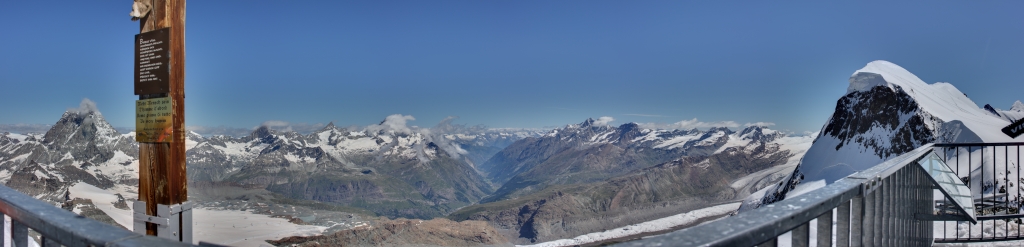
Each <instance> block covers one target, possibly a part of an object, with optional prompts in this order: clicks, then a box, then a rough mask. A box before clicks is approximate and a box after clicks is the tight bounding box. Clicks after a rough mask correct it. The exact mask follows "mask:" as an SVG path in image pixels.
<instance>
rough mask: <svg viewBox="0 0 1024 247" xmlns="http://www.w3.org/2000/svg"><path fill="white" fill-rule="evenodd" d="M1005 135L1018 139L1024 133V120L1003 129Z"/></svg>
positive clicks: (1018, 120)
mask: <svg viewBox="0 0 1024 247" xmlns="http://www.w3.org/2000/svg"><path fill="white" fill-rule="evenodd" d="M1002 130H1003V134H1006V135H1008V136H1010V138H1017V137H1018V136H1020V134H1021V133H1024V118H1021V119H1017V121H1015V122H1013V123H1012V124H1010V125H1008V126H1006V127H1003V129H1002Z"/></svg>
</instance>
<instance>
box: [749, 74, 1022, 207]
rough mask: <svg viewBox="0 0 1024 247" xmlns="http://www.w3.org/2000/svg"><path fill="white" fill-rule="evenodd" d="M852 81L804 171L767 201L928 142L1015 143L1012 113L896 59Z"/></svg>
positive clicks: (803, 162) (805, 159)
mask: <svg viewBox="0 0 1024 247" xmlns="http://www.w3.org/2000/svg"><path fill="white" fill-rule="evenodd" d="M849 83H850V84H849V87H848V89H847V94H846V95H844V96H843V97H841V98H840V99H839V100H838V102H837V104H836V110H835V112H834V113H833V114H832V116H831V117H830V118H829V120H828V121H827V122H826V124H825V125H824V126H823V127H822V130H821V131H820V132H819V134H818V136H817V138H816V139H815V141H814V143H813V145H812V146H811V147H810V149H809V150H808V151H807V154H806V155H805V156H804V157H803V159H802V160H801V162H800V165H799V167H798V168H797V170H796V171H794V172H793V173H792V174H791V175H790V176H789V177H788V178H787V179H786V181H788V182H787V183H784V184H783V186H776V187H774V188H769V189H768V190H766V191H765V195H764V197H762V198H761V200H760V201H761V203H770V202H774V201H777V200H781V199H782V198H785V195H786V193H787V192H788V191H789V190H791V189H793V188H795V187H796V185H797V184H799V183H801V181H803V182H805V183H806V182H811V181H818V180H824V182H826V183H832V182H834V181H835V180H838V179H840V178H842V177H845V176H847V175H849V174H852V173H854V172H856V171H860V170H864V169H867V168H869V167H871V166H874V165H876V164H879V163H881V162H882V161H885V160H887V159H890V158H893V157H896V156H899V155H900V154H902V153H904V152H907V151H910V150H913V149H915V148H917V147H919V146H921V145H924V144H927V143H933V142H1011V141H1013V139H1012V138H1009V137H1008V136H1006V135H1005V134H1003V133H1001V132H1000V131H999V130H1000V129H1001V128H1002V127H1004V126H1006V125H1009V124H1010V122H1009V121H1008V120H1007V119H1006V118H1004V117H1001V116H999V115H997V114H993V113H992V112H990V111H988V110H985V109H982V108H980V107H978V105H977V104H975V103H974V101H972V100H971V99H969V98H967V96H966V95H964V94H963V93H962V92H960V90H958V89H957V88H956V87H954V86H953V85H952V84H949V83H944V82H938V83H933V84H928V83H925V82H924V81H922V80H921V79H920V78H918V77H917V76H915V75H914V74H912V73H910V72H909V71H907V70H906V69H903V68H902V67H900V66H898V65H896V64H893V63H891V62H887V61H873V62H871V63H868V64H867V65H866V66H865V67H864V68H862V69H859V70H857V71H855V72H854V73H853V75H851V77H850V79H849ZM979 187H980V186H979ZM744 208H746V206H745V207H744Z"/></svg>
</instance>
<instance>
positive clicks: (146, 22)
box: [139, 0, 188, 235]
mask: <svg viewBox="0 0 1024 247" xmlns="http://www.w3.org/2000/svg"><path fill="white" fill-rule="evenodd" d="M152 4H153V8H152V11H150V13H149V14H148V15H146V17H144V18H142V19H141V23H140V27H139V31H140V32H143V33H144V32H149V31H152V30H157V29H161V28H167V27H170V28H171V32H170V43H171V44H170V54H171V58H170V66H171V67H170V76H169V80H170V92H169V93H168V95H140V96H139V99H146V98H151V97H170V98H171V100H172V108H173V109H172V112H173V115H174V117H173V123H172V129H173V131H172V141H171V142H170V143H139V200H141V201H145V202H147V203H146V214H148V215H156V214H157V204H163V205H173V204H179V203H182V202H185V201H186V200H188V182H187V180H186V176H187V175H186V169H185V0H152ZM146 233H147V234H149V235H155V234H156V227H155V225H153V224H149V223H147V227H146Z"/></svg>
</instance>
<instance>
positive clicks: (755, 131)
mask: <svg viewBox="0 0 1024 247" xmlns="http://www.w3.org/2000/svg"><path fill="white" fill-rule="evenodd" d="M785 136H786V134H784V133H782V132H779V131H776V130H772V129H768V128H765V127H761V126H756V125H754V126H750V127H747V128H745V129H743V130H742V131H740V133H739V137H740V139H744V140H751V141H763V142H771V141H774V140H775V139H777V138H781V137H785Z"/></svg>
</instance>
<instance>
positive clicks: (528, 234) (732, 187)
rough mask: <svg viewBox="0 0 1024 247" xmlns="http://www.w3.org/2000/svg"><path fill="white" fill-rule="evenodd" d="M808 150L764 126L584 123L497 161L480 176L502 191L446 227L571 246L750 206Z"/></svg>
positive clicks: (517, 147) (524, 143)
mask: <svg viewBox="0 0 1024 247" xmlns="http://www.w3.org/2000/svg"><path fill="white" fill-rule="evenodd" d="M810 142H811V139H810V137H788V136H786V135H785V134H783V133H782V132H779V131H775V130H771V129H767V128H764V127H760V126H750V127H747V128H745V129H743V130H741V131H740V132H734V131H732V130H730V129H728V128H711V129H708V130H698V129H691V130H658V129H644V128H640V127H639V126H638V125H637V124H635V123H627V124H623V125H620V126H618V127H613V126H606V125H598V124H595V121H594V120H593V119H587V120H586V121H583V122H582V123H580V124H572V125H568V126H565V127H563V128H559V129H555V130H552V131H551V132H548V133H547V134H545V135H544V136H540V137H528V138H525V139H522V140H520V141H517V142H516V143H513V144H512V145H510V146H508V147H506V148H505V149H504V150H502V151H501V152H499V153H497V154H495V155H494V156H493V157H491V159H489V160H488V161H487V162H485V163H484V164H482V165H480V166H479V167H478V168H480V170H481V172H483V173H484V174H487V178H488V179H490V180H491V181H492V182H494V183H495V184H500V186H498V189H497V190H496V191H495V192H494V193H493V194H491V195H490V196H488V197H487V198H484V199H483V200H482V201H481V204H479V205H473V206H469V207H466V208H463V209H462V210H459V211H458V212H455V213H453V214H452V215H451V216H449V218H452V219H455V220H466V219H471V220H483V221H488V222H492V223H494V224H496V225H497V227H498V228H499V229H502V230H505V233H506V236H507V237H508V238H509V239H513V241H514V242H515V243H531V242H538V241H550V240H554V239H559V238H571V237H575V236H577V235H581V234H585V233H589V232H595V231H602V230H605V229H610V228H614V227H617V226H623V225H629V224H636V223H639V222H643V221H647V220H652V219H657V218H661V217H666V216H669V215H674V214H678V213H680V212H687V211H690V210H694V209H697V208H703V207H707V206H711V205H716V204H720V203H725V202H731V201H735V200H738V199H741V198H744V197H746V196H747V195H749V194H750V193H751V192H754V191H757V190H758V189H761V188H763V187H765V186H768V185H770V184H773V183H775V182H778V181H779V179H781V178H782V177H783V176H784V175H785V174H788V173H789V172H790V171H791V169H792V168H794V167H795V165H796V162H797V161H798V160H799V157H800V156H802V154H803V152H804V151H805V150H806V148H807V147H808V146H809V144H810ZM771 174H775V175H774V176H772V175H771ZM754 177H756V178H754Z"/></svg>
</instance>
